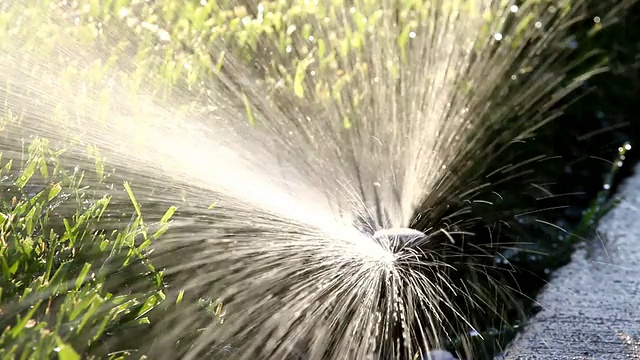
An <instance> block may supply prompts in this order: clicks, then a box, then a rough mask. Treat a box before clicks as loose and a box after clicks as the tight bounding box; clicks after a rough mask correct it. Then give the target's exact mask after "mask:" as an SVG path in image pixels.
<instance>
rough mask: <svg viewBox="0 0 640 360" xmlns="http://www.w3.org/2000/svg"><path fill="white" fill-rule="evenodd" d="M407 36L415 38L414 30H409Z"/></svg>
mask: <svg viewBox="0 0 640 360" xmlns="http://www.w3.org/2000/svg"><path fill="white" fill-rule="evenodd" d="M409 37H410V38H412V39H415V38H416V33H415V32H413V31H412V32H410V33H409Z"/></svg>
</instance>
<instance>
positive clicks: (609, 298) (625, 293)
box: [504, 166, 640, 360]
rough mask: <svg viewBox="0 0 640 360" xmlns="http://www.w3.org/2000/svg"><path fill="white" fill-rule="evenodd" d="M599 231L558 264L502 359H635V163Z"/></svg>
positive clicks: (638, 185)
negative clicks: (537, 306)
mask: <svg viewBox="0 0 640 360" xmlns="http://www.w3.org/2000/svg"><path fill="white" fill-rule="evenodd" d="M635 172H636V173H635V175H634V176H632V177H631V178H629V179H627V180H626V181H625V183H624V184H623V186H622V187H621V189H620V191H619V193H618V196H622V197H623V198H624V200H623V202H622V203H621V204H620V205H619V206H618V207H616V208H614V209H613V210H612V211H611V212H610V213H609V214H608V215H607V216H606V217H605V218H603V219H602V220H601V222H600V226H599V234H598V236H597V237H596V239H594V240H593V241H592V242H590V243H589V244H586V245H584V246H583V247H582V248H581V249H579V250H577V251H576V253H575V254H574V257H573V260H572V262H571V263H570V264H568V265H567V266H565V267H563V268H561V269H560V270H558V271H557V272H556V273H555V275H554V276H553V278H552V280H551V281H550V282H549V284H548V285H547V287H546V288H545V289H544V290H543V292H542V293H541V294H540V296H539V297H538V299H537V301H538V303H539V304H540V306H542V308H543V310H542V311H541V312H539V313H538V314H537V315H536V316H535V317H534V318H533V319H532V320H531V323H530V324H529V325H528V326H527V327H526V328H525V330H524V331H523V333H522V334H520V335H519V336H518V338H517V339H516V340H515V341H514V342H513V343H512V345H511V346H510V347H509V349H507V351H506V352H505V354H504V355H505V357H504V358H505V359H506V360H525V359H527V360H529V359H531V360H536V359H545V360H547V359H548V360H554V359H558V360H565V359H567V360H568V359H572V360H574V359H575V360H577V359H580V360H581V359H594V360H600V359H607V360H609V359H640V166H639V167H637V168H636V171H635Z"/></svg>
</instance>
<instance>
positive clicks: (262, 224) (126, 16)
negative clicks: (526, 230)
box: [0, 0, 625, 359]
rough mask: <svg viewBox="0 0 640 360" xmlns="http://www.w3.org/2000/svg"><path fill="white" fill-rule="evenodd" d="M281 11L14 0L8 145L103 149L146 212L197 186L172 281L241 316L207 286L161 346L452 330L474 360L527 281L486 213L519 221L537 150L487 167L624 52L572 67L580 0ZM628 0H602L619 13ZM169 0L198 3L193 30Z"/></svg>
mask: <svg viewBox="0 0 640 360" xmlns="http://www.w3.org/2000/svg"><path fill="white" fill-rule="evenodd" d="M609 5H611V4H609ZM277 6H280V8H282V6H284V5H282V4H280V5H277ZM277 6H276V5H275V3H274V4H270V3H265V4H263V3H257V2H256V3H254V2H242V1H239V2H237V3H235V2H231V3H229V4H226V3H225V4H217V3H215V2H203V3H202V4H200V5H194V4H189V5H188V6H186V5H185V9H188V10H180V9H179V8H176V7H175V6H174V5H172V2H171V1H168V0H167V1H155V2H148V3H143V2H132V3H129V2H122V1H120V2H109V4H108V5H104V6H103V7H102V9H98V5H97V4H96V3H94V2H87V3H86V4H85V2H82V1H80V2H77V3H76V2H70V1H53V0H49V1H45V0H30V1H26V0H25V1H17V0H9V1H3V2H2V4H0V16H1V17H0V20H1V21H0V50H1V52H0V80H1V81H2V88H1V89H0V100H1V101H0V104H1V105H0V109H2V115H3V126H4V128H3V130H2V131H3V133H4V135H5V137H4V138H3V139H4V140H3V141H4V143H3V144H2V147H1V150H2V154H3V161H6V159H16V161H17V159H20V158H21V156H22V155H21V154H22V144H23V139H26V138H29V137H33V136H38V137H42V138H46V139H48V140H49V141H50V142H51V143H53V144H56V145H57V146H62V147H66V148H67V152H66V153H65V154H64V159H65V160H64V162H63V165H64V166H68V167H74V166H79V167H93V166H94V165H95V158H87V156H86V153H85V152H84V150H85V149H86V148H87V147H90V148H91V149H94V150H93V151H94V154H99V157H100V158H104V159H106V160H105V161H106V162H107V163H108V164H110V165H111V166H112V167H113V168H114V169H115V173H114V176H115V177H116V178H117V177H120V178H122V179H126V180H129V181H131V183H132V186H133V188H134V190H135V192H136V195H137V198H138V200H139V201H140V204H141V206H142V211H143V212H144V211H149V212H153V211H154V209H155V208H156V206H158V204H161V205H167V206H168V205H171V204H174V203H178V202H179V200H180V198H181V197H182V198H185V199H188V201H186V200H185V201H182V202H181V203H180V204H179V208H180V209H181V211H183V212H182V215H183V216H178V217H177V218H176V219H175V220H174V223H173V224H172V228H171V229H170V231H169V232H167V233H166V234H165V235H164V236H163V237H161V238H160V239H158V240H157V241H155V242H154V244H153V245H152V248H153V249H154V253H153V254H152V258H154V259H155V260H156V261H157V262H158V264H160V265H159V266H162V267H164V268H166V274H167V276H168V277H169V279H170V281H169V291H170V292H171V291H178V290H182V291H184V294H187V295H188V296H187V297H189V296H190V297H191V299H203V298H214V299H218V301H219V306H220V307H221V308H224V310H221V311H218V314H220V313H224V323H223V324H219V323H214V321H213V320H210V319H209V320H207V319H204V320H203V319H202V315H201V312H198V311H197V307H198V301H195V300H194V301H191V302H189V301H185V304H183V306H182V307H181V308H179V310H173V311H169V312H167V313H166V314H165V315H163V316H162V317H161V318H159V319H156V320H157V322H156V324H155V326H154V327H153V331H150V332H148V333H146V334H144V335H142V336H139V339H140V343H139V344H138V345H139V346H140V348H142V349H144V351H146V352H147V353H148V354H149V356H150V357H151V358H153V359H160V358H169V359H170V358H177V357H184V358H188V359H196V358H202V357H203V356H204V357H207V356H212V355H214V354H219V353H220V348H221V347H224V346H226V345H227V344H230V346H231V350H230V351H231V353H230V354H228V355H229V356H231V357H232V358H238V359H289V358H292V359H294V358H302V359H412V358H414V356H423V357H427V356H428V353H427V350H428V349H440V348H443V347H445V346H446V345H447V344H449V343H450V342H451V341H453V340H456V341H462V342H463V344H462V346H460V347H459V348H458V351H459V353H458V354H457V355H458V356H460V357H464V358H473V352H472V347H471V344H470V343H469V342H468V341H469V339H468V336H466V335H465V334H469V333H471V332H473V331H480V330H482V329H476V328H475V327H476V326H477V324H478V322H477V321H478V319H477V318H476V316H475V315H474V314H476V312H492V311H493V312H495V311H498V310H496V309H495V307H494V302H497V301H498V300H497V299H498V298H501V299H502V298H508V295H504V294H503V292H504V293H505V294H506V293H507V290H508V289H504V288H501V287H500V284H499V283H498V281H493V280H492V279H493V278H492V276H491V270H490V269H489V268H490V267H491V265H490V264H492V261H493V260H489V261H488V262H487V260H486V259H493V258H494V257H495V256H496V254H497V253H498V251H499V249H500V246H501V244H499V242H497V241H495V242H494V241H493V239H492V238H490V237H489V238H487V236H485V235H483V236H475V233H474V231H475V230H474V229H475V226H477V224H479V223H482V222H484V223H489V222H493V223H496V224H498V223H504V224H506V225H508V222H509V221H511V219H510V218H508V217H507V216H506V215H503V214H502V213H501V212H498V211H493V210H491V209H493V208H494V207H495V208H498V203H499V202H500V200H501V198H502V196H501V194H500V193H498V192H496V191H494V189H495V186H496V184H499V183H501V182H505V181H508V180H510V179H511V180H512V179H524V178H526V176H527V172H526V171H523V170H526V167H527V166H528V165H527V164H528V163H526V162H525V163H522V162H521V163H514V164H510V165H507V166H505V167H503V168H500V169H498V170H497V171H494V172H492V173H489V172H488V170H487V169H489V164H491V163H492V162H493V161H495V160H496V159H503V158H508V157H509V156H510V155H509V152H510V151H511V150H510V148H509V144H511V143H514V142H519V141H523V140H525V139H527V138H529V137H531V136H532V135H533V134H535V131H536V129H538V128H539V127H540V126H543V125H544V124H545V123H547V122H548V121H549V120H551V119H553V118H554V116H555V113H554V112H552V111H551V110H552V109H553V106H554V105H555V104H556V103H557V102H558V101H559V100H561V99H563V98H564V97H565V96H566V95H567V94H568V93H570V92H571V90H573V89H574V88H576V87H577V86H579V85H580V84H581V83H582V82H583V81H584V80H585V79H587V78H588V77H589V76H591V75H593V74H595V73H597V72H599V71H601V70H602V69H600V68H594V69H593V70H592V71H591V72H588V73H580V74H575V73H574V72H572V69H573V67H574V66H576V65H577V64H579V63H580V61H581V60H582V59H580V58H576V57H574V56H573V55H572V54H573V52H572V50H573V48H574V46H573V45H572V44H573V43H572V41H573V40H572V34H571V32H570V31H569V30H568V29H570V25H571V24H572V23H573V22H575V21H578V20H583V19H585V18H588V17H590V16H593V14H592V13H591V12H589V11H587V10H588V7H587V6H586V3H585V2H583V1H565V0H556V1H534V0H524V1H517V2H511V1H502V0H475V1H461V0H449V1H430V2H421V1H419V2H407V3H406V4H403V3H398V2H394V1H387V0H383V1H380V2H375V1H373V2H372V1H361V0H355V1H344V2H343V1H332V2H329V1H304V2H299V3H298V2H293V3H292V4H288V5H286V7H288V8H291V9H295V8H296V6H297V7H298V10H299V11H300V13H298V14H297V17H295V16H293V15H292V16H291V19H290V23H286V24H281V23H280V24H276V23H274V24H273V27H274V28H280V27H283V26H284V27H286V28H287V33H288V35H289V38H288V40H287V41H282V39H274V38H272V37H269V36H268V32H266V33H264V34H260V35H259V36H255V38H252V37H251V36H252V34H251V29H254V28H255V27H256V26H257V24H262V23H264V22H267V21H270V20H269V19H272V16H271V15H272V13H270V11H271V12H274V11H275V10H274V7H277ZM624 6H625V4H619V5H616V6H609V7H608V8H606V7H600V6H599V7H598V9H602V8H605V9H606V12H599V13H598V21H597V23H598V24H600V25H602V24H605V23H606V22H607V21H614V20H615V16H616V14H617V12H618V11H619V10H621V9H623V8H624ZM238 9H244V11H245V12H246V16H245V17H244V18H242V24H241V25H240V24H238V23H236V24H235V25H234V26H244V27H245V32H244V35H245V36H246V37H247V39H244V40H243V41H239V42H238V41H237V39H236V41H237V43H236V45H233V46H232V45H230V44H231V43H232V41H231V40H229V39H223V38H222V37H218V38H215V37H214V36H211V37H207V36H205V37H204V38H205V39H208V42H207V43H202V41H196V42H193V41H192V40H193V39H190V38H189V37H188V36H184V37H182V38H181V37H179V36H177V34H179V33H180V32H179V30H180V29H182V28H184V27H187V28H188V29H190V30H188V31H184V32H182V33H181V34H194V33H196V32H197V31H205V30H202V29H211V28H214V27H224V26H231V24H228V23H225V20H224V19H223V18H222V17H221V16H220V14H224V12H225V11H239V10H238ZM305 9H307V10H305ZM171 11H173V12H174V15H175V14H180V11H184V12H185V13H186V12H187V11H192V13H191V14H190V15H189V16H190V17H188V16H187V17H186V18H189V20H188V21H187V22H186V23H185V22H182V23H179V22H177V23H175V24H174V23H172V21H171V19H172V17H171V16H166V17H165V16H163V15H162V14H166V13H169V12H171ZM304 11H309V12H310V13H311V11H313V12H315V13H322V14H325V15H326V16H324V17H321V19H322V20H321V21H318V18H316V17H312V16H306V17H305V15H304ZM36 24H37V26H36ZM203 24H204V25H203ZM207 26H208V27H207ZM354 34H356V35H357V36H355V35H354ZM347 35H348V36H350V37H347ZM345 39H349V41H347V40H345ZM238 43H239V44H241V45H242V46H240V45H238ZM203 48H205V49H206V51H205V52H204V53H206V54H208V56H204V57H203V56H200V57H194V56H191V55H193V54H194V53H198V51H200V52H202V49H203ZM140 49H146V50H144V51H142V50H140ZM190 56H191V57H190ZM296 56H297V58H298V59H299V60H300V61H297V62H294V61H292V60H291V59H293V58H296ZM247 58H251V59H252V60H251V61H246V59H247ZM185 59H187V60H185ZM194 59H195V60H194ZM318 59H319V60H318ZM176 64H177V65H176ZM158 74H161V75H158ZM167 79H169V80H167ZM289 85H290V86H289ZM96 149H97V150H96ZM540 160H541V158H536V159H531V160H529V162H530V163H532V162H535V161H540ZM517 181H520V182H519V183H526V180H517ZM104 191H105V193H108V194H109V195H111V196H113V197H114V199H115V200H112V201H114V202H117V201H118V199H120V200H121V201H122V202H125V201H128V200H127V198H126V197H123V196H125V195H123V194H124V192H123V191H119V190H118V187H113V188H110V189H107V188H105V190H104ZM474 206H486V207H487V209H488V210H487V216H486V218H481V219H478V218H477V217H472V216H470V215H469V214H470V212H471V208H472V207H474ZM114 224H115V223H114ZM114 226H117V225H114ZM487 264H489V265H487ZM462 274H466V275H469V274H471V275H469V276H472V278H474V279H475V278H477V277H478V276H484V277H485V278H486V279H487V280H486V283H487V284H489V285H491V286H492V287H491V288H485V289H484V291H483V290H482V289H478V288H474V287H473V281H469V280H468V279H469V278H464V276H463V275H462ZM489 285H487V286H489ZM141 286H142V285H141ZM132 291H137V289H134V290H132ZM140 291H142V290H140ZM219 310H220V309H219ZM207 321H208V322H210V324H208V325H206V326H204V330H202V331H199V332H197V333H196V334H195V335H193V336H190V337H188V339H185V338H184V334H186V333H187V332H188V330H189V329H190V327H191V326H193V325H194V324H202V323H203V322H205V323H206V322H207ZM114 335H115V336H114V338H116V339H117V337H118V335H117V334H114ZM178 340H180V341H178ZM431 354H432V355H434V356H435V354H436V353H431Z"/></svg>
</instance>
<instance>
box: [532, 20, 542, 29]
mask: <svg viewBox="0 0 640 360" xmlns="http://www.w3.org/2000/svg"><path fill="white" fill-rule="evenodd" d="M533 26H535V28H536V29H540V28H541V27H542V22H540V21H536V23H535V24H533Z"/></svg>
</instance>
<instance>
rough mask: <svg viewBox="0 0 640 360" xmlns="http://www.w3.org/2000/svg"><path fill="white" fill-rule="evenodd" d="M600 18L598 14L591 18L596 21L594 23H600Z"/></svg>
mask: <svg viewBox="0 0 640 360" xmlns="http://www.w3.org/2000/svg"><path fill="white" fill-rule="evenodd" d="M600 20H601V19H600V16H596V17H594V18H593V22H594V23H596V24H600Z"/></svg>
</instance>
